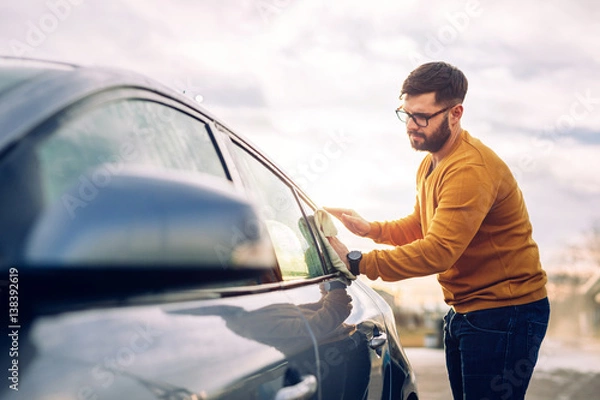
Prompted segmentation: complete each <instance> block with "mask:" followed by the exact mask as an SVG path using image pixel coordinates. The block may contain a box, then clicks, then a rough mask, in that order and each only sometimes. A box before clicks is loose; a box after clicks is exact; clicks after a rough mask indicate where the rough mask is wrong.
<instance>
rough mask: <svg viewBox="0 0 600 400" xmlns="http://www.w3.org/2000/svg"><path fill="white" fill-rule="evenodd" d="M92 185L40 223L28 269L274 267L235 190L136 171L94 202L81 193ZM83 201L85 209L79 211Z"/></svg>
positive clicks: (258, 226) (29, 246)
mask: <svg viewBox="0 0 600 400" xmlns="http://www.w3.org/2000/svg"><path fill="white" fill-rule="evenodd" d="M89 176H90V177H93V176H94V173H93V172H92V173H90V174H89ZM90 182H91V180H90V179H80V182H79V184H78V185H76V186H74V187H72V188H70V189H69V190H68V191H67V192H66V193H64V194H63V195H62V196H61V201H59V202H57V203H55V204H54V205H53V206H50V207H49V208H48V209H46V210H45V211H44V212H43V213H42V215H41V216H40V217H39V218H38V219H37V222H36V223H35V225H34V226H33V229H32V230H31V231H30V234H29V236H28V239H27V241H26V245H25V249H24V252H23V262H24V263H25V264H28V265H33V266H39V265H52V266H55V267H56V266H63V267H68V266H76V267H77V268H85V267H86V266H94V267H98V266H100V267H104V268H107V269H110V268H123V267H134V268H135V267H143V268H145V269H148V268H152V267H159V266H169V267H179V268H193V269H196V270H198V271H201V270H222V271H227V272H229V273H230V274H231V275H235V271H239V270H245V269H246V270H248V269H252V270H257V271H260V270H267V269H272V268H274V266H275V265H276V261H275V256H274V252H273V249H272V246H271V242H270V240H269V238H268V234H267V232H266V230H265V229H263V226H262V222H261V220H260V219H259V218H258V215H257V213H256V211H255V209H254V207H253V206H252V205H251V204H250V203H249V202H248V201H247V200H246V199H245V198H243V197H242V196H241V195H240V194H239V193H238V192H236V191H235V190H234V189H233V186H232V185H230V184H229V182H224V181H223V180H220V179H217V178H212V177H208V176H202V177H201V178H199V177H198V176H190V175H185V174H182V173H176V172H173V173H171V172H164V171H160V172H145V171H141V170H135V169H133V170H128V171H121V172H119V174H115V175H111V176H109V177H108V178H106V179H104V181H103V184H102V186H97V187H96V188H95V195H94V196H93V198H89V197H90V193H92V192H90V191H89V190H87V189H89V188H86V187H84V186H83V185H84V184H89V183H90ZM86 190H87V192H86ZM83 194H87V195H88V198H87V199H86V202H85V205H84V206H81V207H78V208H73V206H72V205H73V204H77V203H73V202H74V201H77V200H78V199H81V197H82V195H83Z"/></svg>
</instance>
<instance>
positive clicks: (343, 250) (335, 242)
mask: <svg viewBox="0 0 600 400" xmlns="http://www.w3.org/2000/svg"><path fill="white" fill-rule="evenodd" d="M327 240H329V244H330V245H331V247H333V249H334V250H335V252H336V253H337V255H338V256H339V257H340V259H341V260H342V261H343V262H344V264H345V265H346V268H348V271H350V263H349V262H348V257H347V255H348V253H349V252H350V250H348V247H347V246H346V245H345V244H344V243H342V241H341V240H340V239H338V238H337V236H328V237H327Z"/></svg>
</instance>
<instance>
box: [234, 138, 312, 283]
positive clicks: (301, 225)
mask: <svg viewBox="0 0 600 400" xmlns="http://www.w3.org/2000/svg"><path fill="white" fill-rule="evenodd" d="M233 148H234V152H235V154H236V156H237V157H236V159H237V162H238V163H239V164H240V171H241V173H242V174H243V175H244V177H245V180H246V183H247V186H248V187H249V188H250V189H251V190H252V191H253V193H254V194H255V196H256V200H257V202H258V205H259V209H260V211H261V212H262V214H263V216H264V217H265V220H266V225H267V229H268V231H269V234H270V236H271V240H272V242H273V246H274V247H275V253H276V255H277V261H278V263H279V267H280V268H281V274H282V276H283V279H298V278H307V277H314V276H319V275H322V274H323V268H322V264H321V260H320V258H319V253H318V250H317V248H316V245H315V242H314V239H313V236H312V234H311V231H310V228H308V226H307V223H306V219H305V218H304V215H303V214H302V211H301V209H300V206H299V204H298V202H297V201H296V196H295V195H294V193H293V191H292V189H291V188H290V187H289V186H288V185H287V184H286V183H285V182H283V181H282V180H281V179H280V178H279V177H278V176H277V175H275V174H274V173H273V172H272V171H271V170H270V169H268V168H267V167H266V166H265V165H264V164H262V163H261V162H259V161H258V160H257V159H256V158H254V157H253V156H251V155H250V154H249V153H248V152H246V151H245V150H244V149H242V148H240V147H238V146H234V147H233Z"/></svg>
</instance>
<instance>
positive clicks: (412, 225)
mask: <svg viewBox="0 0 600 400" xmlns="http://www.w3.org/2000/svg"><path fill="white" fill-rule="evenodd" d="M366 237H368V238H370V239H373V240H374V241H375V242H376V243H382V244H389V245H392V246H402V245H405V244H408V243H411V242H413V241H415V240H417V239H422V238H423V233H422V231H421V216H420V209H419V202H418V201H417V202H416V204H415V209H414V211H413V213H412V214H410V215H408V216H407V217H405V218H402V219H399V220H396V221H384V222H371V231H370V232H369V233H368V234H367V235H366Z"/></svg>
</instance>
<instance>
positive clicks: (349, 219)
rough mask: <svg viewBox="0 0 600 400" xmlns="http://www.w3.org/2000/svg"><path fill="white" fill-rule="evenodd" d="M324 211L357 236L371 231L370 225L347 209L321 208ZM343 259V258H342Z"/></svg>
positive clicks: (354, 212)
mask: <svg viewBox="0 0 600 400" xmlns="http://www.w3.org/2000/svg"><path fill="white" fill-rule="evenodd" d="M323 208H324V209H325V211H327V212H328V213H330V214H331V215H333V216H334V217H336V218H337V219H339V220H340V221H341V222H342V224H344V226H345V227H346V228H348V230H349V231H350V232H352V233H354V234H355V235H358V236H366V235H368V234H369V232H370V231H371V223H370V222H369V221H367V220H366V219H364V218H363V217H361V216H360V215H358V213H357V212H356V211H354V210H350V209H348V208H330V207H323ZM344 258H345V256H344Z"/></svg>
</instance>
